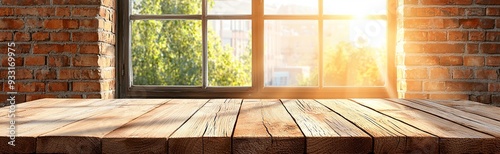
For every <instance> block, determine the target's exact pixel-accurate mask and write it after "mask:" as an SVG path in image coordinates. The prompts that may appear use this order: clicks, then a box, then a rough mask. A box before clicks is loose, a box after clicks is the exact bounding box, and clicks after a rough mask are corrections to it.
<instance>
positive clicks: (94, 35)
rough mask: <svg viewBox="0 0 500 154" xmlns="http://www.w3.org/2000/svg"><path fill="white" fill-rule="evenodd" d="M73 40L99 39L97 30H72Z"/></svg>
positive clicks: (89, 40)
mask: <svg viewBox="0 0 500 154" xmlns="http://www.w3.org/2000/svg"><path fill="white" fill-rule="evenodd" d="M73 41H78V42H79V41H82V42H97V41H99V35H98V32H74V33H73Z"/></svg>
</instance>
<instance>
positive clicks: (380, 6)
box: [323, 0, 387, 19]
mask: <svg viewBox="0 0 500 154" xmlns="http://www.w3.org/2000/svg"><path fill="white" fill-rule="evenodd" d="M386 3H387V0H348V1H347V0H324V2H323V4H324V5H323V7H324V13H325V14H335V15H352V16H354V17H355V18H357V19H362V18H364V17H366V16H367V15H380V14H386V8H387V6H386Z"/></svg>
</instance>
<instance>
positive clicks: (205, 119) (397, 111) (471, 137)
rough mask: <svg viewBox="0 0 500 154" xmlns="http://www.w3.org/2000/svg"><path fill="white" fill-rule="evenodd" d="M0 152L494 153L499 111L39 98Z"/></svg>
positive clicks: (381, 104)
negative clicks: (13, 139)
mask: <svg viewBox="0 0 500 154" xmlns="http://www.w3.org/2000/svg"><path fill="white" fill-rule="evenodd" d="M0 112H1V114H0V115H1V118H2V119H0V132H1V133H0V153H2V152H5V153H14V152H16V153H35V152H36V153H189V154H192V153H244V154H247V153H372V152H373V153H500V108H498V107H494V106H489V105H484V104H480V103H476V102H470V101H430V100H404V99H320V100H313V99H298V100H297V99H290V100H284V99H282V100H278V99H276V100H254V99H252V100H246V99H245V100H242V99H210V100H209V99H114V100H98V99H41V100H36V101H31V102H26V103H22V104H18V105H17V106H16V112H15V115H16V117H15V120H16V123H15V127H16V138H15V144H16V146H10V145H9V144H7V142H9V141H10V138H9V135H8V134H9V130H8V128H9V126H10V123H9V121H10V118H9V117H8V113H9V109H8V106H6V107H3V108H2V109H1V110H0Z"/></svg>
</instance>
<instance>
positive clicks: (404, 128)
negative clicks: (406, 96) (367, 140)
mask: <svg viewBox="0 0 500 154" xmlns="http://www.w3.org/2000/svg"><path fill="white" fill-rule="evenodd" d="M318 101H319V102H320V103H321V104H323V105H325V106H326V107H328V108H330V109H331V110H333V111H335V112H337V113H339V114H340V115H342V117H344V118H346V119H347V120H349V121H351V122H353V123H354V124H356V125H357V126H358V127H359V128H361V129H363V130H365V131H366V132H367V133H369V134H370V135H371V136H372V137H373V139H374V153H438V152H439V149H438V148H439V145H438V138H437V137H435V136H433V135H431V134H428V133H426V132H423V131H420V130H418V129H416V128H414V127H412V126H410V125H407V124H405V123H402V122H400V121H397V120H395V119H393V118H391V117H388V116H385V115H383V114H380V113H378V112H376V111H374V110H371V109H369V108H366V107H364V106H361V105H359V104H357V103H355V102H352V101H350V100H347V99H338V100H332V99H330V100H318Z"/></svg>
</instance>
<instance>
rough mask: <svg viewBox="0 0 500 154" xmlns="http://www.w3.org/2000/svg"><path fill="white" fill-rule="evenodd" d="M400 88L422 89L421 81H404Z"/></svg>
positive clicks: (404, 89)
mask: <svg viewBox="0 0 500 154" xmlns="http://www.w3.org/2000/svg"><path fill="white" fill-rule="evenodd" d="M401 88H402V89H401V90H403V91H414V92H415V91H422V81H406V82H403V83H402V87H401Z"/></svg>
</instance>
